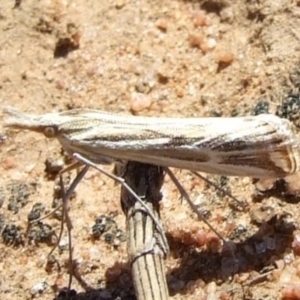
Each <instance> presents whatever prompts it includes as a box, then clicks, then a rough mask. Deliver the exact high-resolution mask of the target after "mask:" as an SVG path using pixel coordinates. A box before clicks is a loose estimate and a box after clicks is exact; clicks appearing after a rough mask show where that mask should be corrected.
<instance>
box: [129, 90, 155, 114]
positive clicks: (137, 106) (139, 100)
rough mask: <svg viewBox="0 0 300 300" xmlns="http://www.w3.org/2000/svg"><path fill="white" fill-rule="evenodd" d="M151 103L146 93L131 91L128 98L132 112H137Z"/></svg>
mask: <svg viewBox="0 0 300 300" xmlns="http://www.w3.org/2000/svg"><path fill="white" fill-rule="evenodd" d="M151 104H152V100H151V98H150V97H149V96H148V95H145V94H142V93H132V94H131V99H130V110H131V111H132V112H139V111H141V110H144V109H146V108H149V107H150V106H151Z"/></svg>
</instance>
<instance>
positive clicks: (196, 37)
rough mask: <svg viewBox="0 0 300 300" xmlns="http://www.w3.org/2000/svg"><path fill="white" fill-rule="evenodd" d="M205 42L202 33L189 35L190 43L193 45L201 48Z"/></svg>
mask: <svg viewBox="0 0 300 300" xmlns="http://www.w3.org/2000/svg"><path fill="white" fill-rule="evenodd" d="M204 42H205V37H204V35H203V34H201V33H197V34H195V33H193V34H190V35H189V44H190V46H191V47H198V48H200V47H201V45H202V44H203V43H204Z"/></svg>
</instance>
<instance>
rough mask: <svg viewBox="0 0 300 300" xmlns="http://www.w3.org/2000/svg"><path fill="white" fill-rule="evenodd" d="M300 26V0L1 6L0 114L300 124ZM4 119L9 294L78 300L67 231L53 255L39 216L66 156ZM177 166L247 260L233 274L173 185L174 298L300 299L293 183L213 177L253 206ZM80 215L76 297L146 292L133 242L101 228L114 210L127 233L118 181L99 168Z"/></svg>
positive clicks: (3, 270)
mask: <svg viewBox="0 0 300 300" xmlns="http://www.w3.org/2000/svg"><path fill="white" fill-rule="evenodd" d="M299 28H300V2H299V0H277V1H272V0H265V1H261V0H247V1H246V0H239V1H233V0H212V1H189V0H165V1H160V0H149V1H133V0H132V1H130V0H111V1H89V0H84V1H83V0H73V1H67V0H48V1H30V0H23V1H22V0H19V1H15V3H14V2H13V1H8V0H2V1H1V4H0V30H1V34H0V107H6V106H13V107H15V108H17V109H18V110H20V111H24V112H28V113H32V114H44V113H48V112H54V111H63V110H68V109H72V108H81V107H87V108H95V109H101V110H106V111H111V112H116V113H126V114H134V115H142V116H160V117H163V116H168V117H172V116H173V117H174V116H176V117H182V116H185V117H202V116H217V117H226V116H249V115H254V114H260V113H266V112H268V113H274V114H275V113H276V114H277V115H279V116H281V117H284V118H289V119H290V120H292V121H293V122H295V124H296V125H298V124H299V123H298V122H299V120H300V119H299V115H298V111H299V108H300V99H299V88H300V71H299V67H300V31H299ZM3 119H4V117H2V116H0V124H1V125H0V153H1V157H0V159H1V165H0V172H1V178H0V205H1V208H0V228H1V239H2V240H1V242H0V274H1V276H0V277H1V280H0V298H1V299H3V300H6V299H15V300H19V299H20V300H21V299H54V298H55V297H56V299H64V292H63V291H64V288H65V287H67V286H68V280H69V275H68V268H69V265H68V251H67V250H68V247H69V244H68V240H67V234H66V233H65V232H64V233H63V236H62V239H61V242H60V244H59V247H58V249H56V250H55V251H54V252H53V256H51V258H52V262H51V261H50V262H49V261H48V263H47V255H48V254H49V252H50V250H51V249H52V247H53V243H54V242H53V241H55V240H56V237H57V236H58V234H59V229H60V222H59V220H58V219H59V214H56V215H55V216H50V217H49V218H46V219H44V220H42V221H41V223H39V224H37V225H35V227H34V228H28V217H29V219H30V218H34V217H35V216H36V215H45V214H46V213H48V212H50V211H51V210H53V208H52V202H53V199H54V198H57V199H58V198H59V197H58V195H57V193H59V191H58V190H57V189H58V187H57V184H58V183H57V181H55V180H54V176H50V175H49V173H51V172H52V171H53V168H54V169H56V168H57V169H60V168H61V167H62V166H63V165H64V163H65V160H66V157H65V155H64V154H63V153H62V151H61V148H60V145H59V144H58V143H57V142H56V141H53V140H49V139H46V138H45V137H44V136H41V135H38V134H36V133H32V132H27V131H24V132H21V133H20V132H17V131H12V130H8V129H6V128H4V127H3V126H2V124H3ZM46 162H47V164H46ZM46 165H47V166H48V167H47V168H46ZM49 168H50V171H49ZM106 168H107V170H111V169H112V168H111V167H106ZM54 171H56V170H54ZM175 174H176V176H177V178H178V179H179V181H180V182H181V184H182V185H184V187H185V189H186V190H187V191H188V192H189V194H190V196H191V198H192V199H193V200H194V201H195V203H196V204H197V205H198V206H199V209H200V210H201V211H202V212H203V213H205V215H206V217H207V220H208V221H209V222H210V224H211V225H212V226H213V227H214V228H216V230H217V231H218V232H219V233H220V234H221V235H222V236H223V237H224V238H225V239H226V240H230V241H231V245H232V246H233V247H234V251H235V256H236V258H237V259H238V260H239V267H238V268H237V269H234V270H232V269H231V267H229V265H231V264H230V262H232V261H231V258H230V256H228V253H226V251H224V249H222V247H220V243H219V240H218V239H217V238H216V236H215V235H214V234H213V233H212V232H211V230H210V229H209V228H208V227H207V226H206V225H205V224H204V223H203V222H201V221H199V220H198V219H197V217H196V216H195V215H194V214H193V213H192V212H191V210H190V208H189V206H188V204H187V203H185V202H182V203H181V201H180V199H179V194H178V191H177V190H176V188H175V187H174V185H173V184H172V182H171V181H170V179H168V178H166V180H165V184H164V186H163V189H162V193H163V201H162V205H161V218H162V223H163V226H164V228H165V230H166V233H167V237H168V241H169V243H170V248H171V251H170V254H169V255H168V258H167V259H166V262H165V265H166V272H167V273H166V276H167V282H168V287H169V292H170V299H257V300H258V299H268V300H271V299H300V274H299V264H300V257H299V254H300V250H299V240H300V231H299V221H300V213H299V209H298V208H299V199H298V198H297V197H294V196H292V195H287V193H284V192H283V191H284V189H285V188H286V184H285V183H284V182H282V181H280V182H278V183H277V184H276V186H275V187H274V188H273V189H272V190H271V192H268V193H265V192H258V191H257V185H255V184H254V183H253V180H252V179H249V178H226V177H218V176H212V175H208V176H207V177H208V178H209V179H210V180H211V181H213V182H215V183H216V184H218V185H220V186H221V187H222V188H223V189H225V190H227V191H230V192H231V193H232V194H233V195H234V196H235V197H236V198H237V199H239V200H243V201H246V202H247V203H248V206H247V208H246V209H242V210H241V209H239V207H237V206H236V205H235V203H234V201H233V200H231V199H229V198H228V197H226V196H224V195H223V194H222V193H221V192H219V191H216V190H215V189H214V188H213V187H212V186H209V185H207V184H205V183H204V182H203V181H201V180H200V179H198V178H197V177H195V176H194V175H192V174H190V173H188V172H186V171H179V170H178V171H175ZM74 176H75V175H74V174H73V173H71V177H72V178H74ZM57 199H56V200H57ZM57 201H59V200H57ZM37 203H40V204H37ZM34 205H35V206H34ZM33 207H34V209H33ZM30 212H31V214H30ZM69 214H70V217H71V220H72V224H73V227H74V228H73V230H72V246H73V249H74V251H73V257H74V264H75V265H76V273H77V276H76V278H75V279H73V282H72V289H73V291H72V293H73V298H72V299H135V296H134V295H135V293H134V288H133V284H132V278H131V273H130V265H129V264H128V260H127V251H126V243H125V242H124V241H123V238H117V237H115V236H114V234H115V231H116V230H113V232H112V233H111V235H109V234H106V235H102V236H101V237H98V238H95V236H93V234H92V228H93V225H95V222H96V219H97V218H98V217H99V216H101V215H105V218H107V219H109V220H113V221H111V222H112V223H113V227H114V228H115V229H116V228H117V229H118V230H120V231H119V232H122V233H124V234H125V233H126V228H125V217H124V215H123V212H122V209H121V207H120V188H119V186H118V185H116V184H115V183H114V182H112V181H111V180H110V179H109V178H106V177H105V176H103V175H99V174H98V173H97V172H96V171H90V172H89V173H88V174H87V175H86V177H85V178H84V180H83V181H82V182H81V183H80V184H79V186H78V188H77V189H76V195H74V197H73V198H72V200H71V203H70V211H69ZM232 274H233V275H232Z"/></svg>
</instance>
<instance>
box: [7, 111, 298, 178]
mask: <svg viewBox="0 0 300 300" xmlns="http://www.w3.org/2000/svg"><path fill="white" fill-rule="evenodd" d="M5 114H6V115H8V118H7V119H6V120H5V124H4V125H5V126H7V127H11V128H15V129H22V130H23V129H27V130H31V131H35V132H38V133H43V134H44V135H45V136H46V137H48V138H56V139H57V140H58V141H59V142H60V144H61V145H62V147H63V148H64V150H65V151H67V152H68V153H69V154H70V155H73V154H76V153H77V154H79V155H81V156H82V157H86V158H88V159H89V160H90V161H92V162H93V163H96V164H111V163H114V162H118V163H122V162H126V161H137V162H141V163H149V164H154V165H159V166H164V167H174V168H180V169H187V170H191V171H199V172H205V173H211V174H218V175H227V176H239V177H241V176H246V177H252V178H283V177H286V176H288V175H291V174H294V173H297V172H298V171H299V169H300V156H299V142H298V139H297V135H296V133H295V130H294V128H293V125H292V123H291V122H289V121H288V120H286V119H282V118H280V117H277V116H275V115H271V114H262V115H258V116H249V117H228V118H226V117H221V118H218V117H217V118H201V117H200V118H160V117H159V118H155V117H140V116H130V115H120V114H114V113H109V112H105V111H100V110H94V109H85V108H82V109H74V110H69V111H64V112H58V113H47V114H43V115H34V114H25V113H22V112H19V111H17V110H15V109H13V108H7V109H5Z"/></svg>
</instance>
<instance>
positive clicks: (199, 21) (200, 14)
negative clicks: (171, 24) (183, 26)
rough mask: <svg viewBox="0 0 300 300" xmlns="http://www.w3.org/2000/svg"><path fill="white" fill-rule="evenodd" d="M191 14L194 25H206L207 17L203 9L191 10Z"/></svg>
mask: <svg viewBox="0 0 300 300" xmlns="http://www.w3.org/2000/svg"><path fill="white" fill-rule="evenodd" d="M192 16H193V22H194V25H195V26H199V27H202V26H205V25H207V17H206V14H205V11H204V10H196V11H193V13H192Z"/></svg>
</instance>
